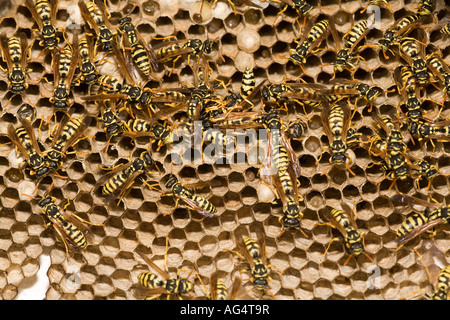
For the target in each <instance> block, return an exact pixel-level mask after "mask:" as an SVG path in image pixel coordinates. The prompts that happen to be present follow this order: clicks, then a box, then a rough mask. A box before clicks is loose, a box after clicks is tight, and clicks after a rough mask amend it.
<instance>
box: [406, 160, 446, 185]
mask: <svg viewBox="0 0 450 320" xmlns="http://www.w3.org/2000/svg"><path fill="white" fill-rule="evenodd" d="M411 169H412V173H413V174H415V175H416V176H417V178H416V185H417V188H418V189H419V190H420V185H419V181H420V179H425V180H427V181H428V187H427V189H430V186H431V181H432V180H433V179H434V178H436V177H438V176H440V175H441V173H440V172H439V170H438V169H437V167H436V166H435V165H432V164H430V163H429V162H428V161H426V160H424V159H416V160H415V161H414V162H413V163H412V165H411Z"/></svg>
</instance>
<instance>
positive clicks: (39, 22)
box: [25, 0, 43, 31]
mask: <svg viewBox="0 0 450 320" xmlns="http://www.w3.org/2000/svg"><path fill="white" fill-rule="evenodd" d="M25 5H26V7H27V8H28V10H30V12H31V15H32V16H33V19H34V21H36V23H37V25H38V27H39V29H40V30H41V31H42V27H43V24H42V20H41V17H40V16H39V14H38V13H37V11H36V6H35V4H34V2H33V0H25Z"/></svg>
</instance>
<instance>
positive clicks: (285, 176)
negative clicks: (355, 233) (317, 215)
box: [260, 113, 307, 237]
mask: <svg viewBox="0 0 450 320" xmlns="http://www.w3.org/2000/svg"><path fill="white" fill-rule="evenodd" d="M274 115H276V113H275V114H274ZM267 117H268V119H265V120H264V126H265V127H266V129H267V130H268V134H269V136H268V139H267V141H268V143H267V153H266V157H265V159H264V162H263V164H262V166H261V169H260V176H261V179H263V181H264V182H266V183H268V184H269V185H273V186H275V188H276V190H277V193H278V195H279V197H280V199H281V202H282V205H283V216H282V217H280V218H279V222H280V224H281V226H282V232H281V234H283V233H284V231H285V230H289V229H299V230H300V231H301V232H302V233H303V235H305V237H307V236H306V234H305V233H304V232H303V231H302V230H301V229H300V220H301V219H302V218H303V213H302V212H301V211H300V205H299V199H300V198H301V195H300V194H299V192H298V180H297V177H298V176H299V175H300V164H299V162H298V159H297V158H296V156H295V153H294V151H293V150H292V147H291V144H290V141H289V139H288V138H287V136H286V131H285V128H284V126H283V125H282V124H281V122H278V120H279V118H277V117H271V116H269V115H268V116H267ZM281 234H280V235H279V236H281Z"/></svg>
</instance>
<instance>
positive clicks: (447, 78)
mask: <svg viewBox="0 0 450 320" xmlns="http://www.w3.org/2000/svg"><path fill="white" fill-rule="evenodd" d="M427 63H428V67H429V68H430V70H431V71H432V72H433V74H434V75H435V76H436V77H438V78H439V79H440V80H441V81H442V84H443V86H444V90H443V91H444V93H446V94H447V95H448V96H450V67H449V66H448V64H447V63H446V62H445V61H444V59H443V58H442V53H441V52H439V51H435V52H433V53H431V54H429V55H428V56H427Z"/></svg>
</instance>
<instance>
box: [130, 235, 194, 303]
mask: <svg viewBox="0 0 450 320" xmlns="http://www.w3.org/2000/svg"><path fill="white" fill-rule="evenodd" d="M167 247H168V238H166V254H167ZM137 252H138V254H139V255H140V256H141V257H142V259H144V261H145V262H146V263H147V264H148V265H149V266H150V267H151V268H152V269H153V270H155V271H156V272H157V274H156V273H153V272H141V273H139V275H138V277H137V278H138V282H139V284H140V287H138V288H136V293H137V294H138V296H144V297H145V299H147V300H153V299H156V298H158V297H160V296H161V295H163V294H167V295H168V298H170V297H178V298H179V299H182V295H186V294H189V295H190V292H192V291H193V290H194V283H193V282H191V281H189V280H188V278H189V276H190V275H191V274H192V271H191V273H190V274H189V276H188V277H186V278H181V277H180V274H179V272H180V271H181V270H180V269H178V270H177V277H176V278H173V277H171V276H170V274H169V273H168V271H164V270H162V269H161V268H160V267H158V266H157V265H156V264H155V263H154V262H153V261H152V260H150V259H149V258H148V257H147V256H146V255H145V254H144V253H143V252H141V251H140V250H137ZM166 262H167V260H166V259H164V263H165V264H166ZM165 269H166V270H167V265H165ZM161 276H162V278H161ZM149 294H153V296H151V297H149V296H148V295H149Z"/></svg>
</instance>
